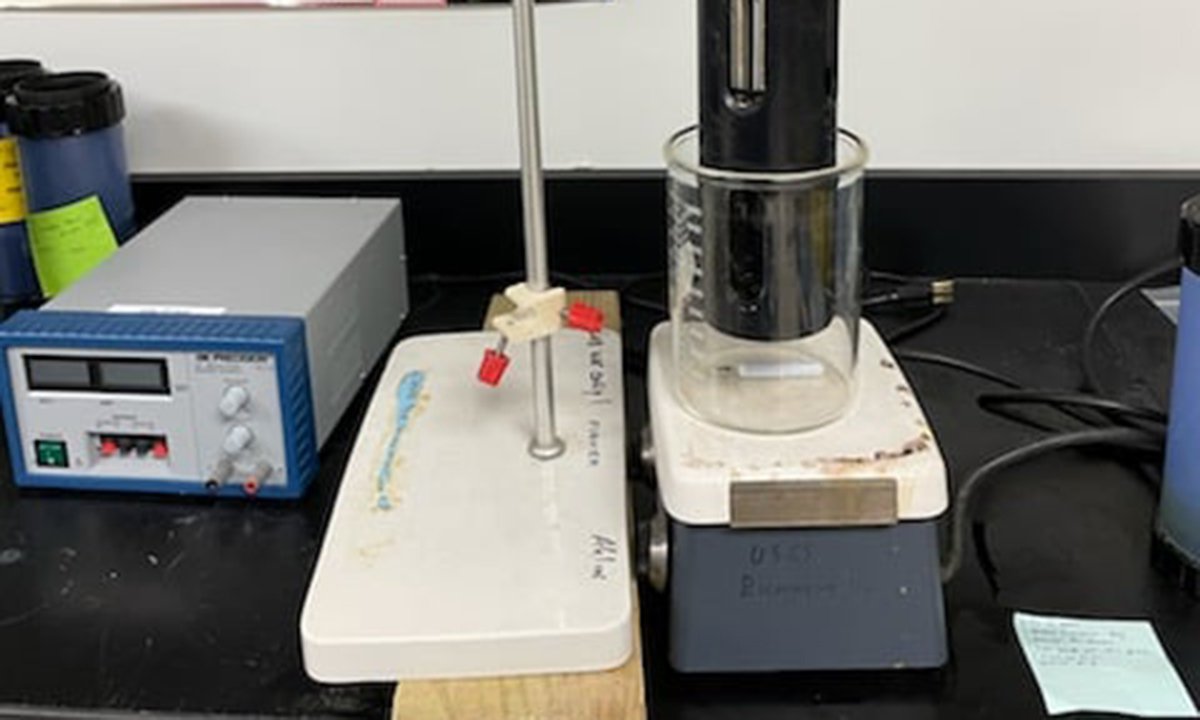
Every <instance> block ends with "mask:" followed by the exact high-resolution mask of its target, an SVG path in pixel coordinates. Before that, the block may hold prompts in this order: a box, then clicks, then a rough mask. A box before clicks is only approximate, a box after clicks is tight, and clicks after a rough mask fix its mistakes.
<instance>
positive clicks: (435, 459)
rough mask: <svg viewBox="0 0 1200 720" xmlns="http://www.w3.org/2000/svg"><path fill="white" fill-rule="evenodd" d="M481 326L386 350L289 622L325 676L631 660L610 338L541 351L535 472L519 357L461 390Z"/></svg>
mask: <svg viewBox="0 0 1200 720" xmlns="http://www.w3.org/2000/svg"><path fill="white" fill-rule="evenodd" d="M496 340H497V336H496V334H495V333H490V332H480V333H463V334H453V335H431V336H425V337H417V338H413V339H410V340H406V341H405V342H403V343H401V344H400V345H399V346H397V347H396V349H395V350H394V351H393V353H392V356H391V358H390V359H389V361H388V365H387V368H386V370H385V372H384V375H383V378H382V380H381V381H380V383H379V386H378V389H377V390H376V392H375V396H374V397H373V398H372V400H371V405H370V407H369V409H368V411H367V417H366V419H365V420H364V422H363V426H362V429H361V430H360V432H359V436H358V439H357V440H356V441H355V445H354V450H353V453H352V455H351V457H350V460H349V463H348V464H347V467H346V471H345V475H344V476H343V478H342V485H341V488H340V490H339V493H338V498H337V501H336V504H335V506H334V510H333V515H332V517H331V519H330V523H329V528H328V530H327V532H326V535H325V543H324V545H323V547H322V548H321V555H320V558H319V559H318V562H317V567H316V571H315V573H314V575H313V579H312V583H311V585H310V587H309V592H308V597H307V599H306V601H305V605H304V611H303V614H302V617H301V621H300V628H301V637H302V645H303V653H304V664H305V668H306V669H307V671H308V673H309V675H311V676H312V677H313V678H315V679H317V680H321V681H325V682H363V681H396V680H408V679H419V678H420V679H427V678H462V677H490V676H503V675H527V674H537V673H549V672H555V673H561V672H584V671H595V670H604V669H609V668H613V667H617V666H619V665H621V664H622V663H623V662H624V661H625V660H626V658H627V657H628V656H629V654H630V652H631V649H632V633H633V627H632V621H631V617H632V613H631V594H632V585H631V576H630V568H629V548H628V534H627V518H626V504H625V478H626V475H625V442H624V441H625V421H624V407H623V396H622V384H621V345H620V337H619V335H617V334H616V333H613V332H611V331H607V330H606V331H604V332H602V333H599V334H596V335H591V336H589V335H586V334H583V333H578V332H563V333H560V334H558V335H557V336H555V340H554V361H555V362H554V372H555V389H556V397H557V409H558V421H559V434H560V436H561V437H562V438H563V440H565V441H566V445H567V452H566V454H565V455H564V456H562V457H561V458H559V459H557V460H553V461H548V462H540V461H537V460H534V459H533V458H532V457H530V455H529V454H528V452H527V447H528V444H529V440H530V438H531V436H532V404H531V402H532V401H531V389H530V379H529V377H530V373H529V363H530V358H529V356H528V352H527V351H524V349H523V348H518V349H517V351H514V358H513V366H512V367H511V368H510V369H509V371H508V376H507V377H506V379H505V382H504V384H503V385H502V386H501V387H499V388H489V387H486V386H483V385H481V384H480V383H478V382H477V381H476V380H475V372H476V369H477V366H478V363H479V359H480V358H481V357H482V354H483V351H484V349H485V348H488V347H493V346H494V345H495V343H496Z"/></svg>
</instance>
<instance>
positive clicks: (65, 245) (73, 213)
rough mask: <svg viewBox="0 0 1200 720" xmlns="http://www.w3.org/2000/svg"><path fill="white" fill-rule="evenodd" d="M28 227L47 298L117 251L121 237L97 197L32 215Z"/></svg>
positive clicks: (35, 267) (34, 259)
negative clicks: (119, 237)
mask: <svg viewBox="0 0 1200 720" xmlns="http://www.w3.org/2000/svg"><path fill="white" fill-rule="evenodd" d="M26 226H27V227H28V229H29V247H30V249H31V250H32V254H33V267H34V269H35V270H37V276H38V282H39V283H41V285H42V292H43V293H45V294H46V295H47V296H53V295H57V294H58V293H59V292H61V291H62V290H64V289H65V288H66V287H67V286H68V285H70V284H71V283H73V282H75V281H76V280H78V279H79V278H81V277H83V276H84V275H86V274H88V272H89V271H90V270H91V269H92V268H94V267H96V266H97V265H99V264H100V263H102V262H104V260H105V259H106V258H107V257H108V256H109V255H112V254H113V253H114V252H116V249H117V237H116V235H114V234H113V231H112V226H111V225H109V224H108V216H107V215H105V214H104V206H103V205H101V204H100V198H98V197H96V196H95V195H92V196H91V197H88V198H85V199H83V200H80V201H78V202H74V203H71V204H70V205H63V206H62V207H57V208H54V209H53V210H45V211H42V212H35V213H31V214H30V215H29V219H28V220H27V222H26Z"/></svg>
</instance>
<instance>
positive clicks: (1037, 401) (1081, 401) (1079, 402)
mask: <svg viewBox="0 0 1200 720" xmlns="http://www.w3.org/2000/svg"><path fill="white" fill-rule="evenodd" d="M976 402H977V403H978V404H979V406H980V407H981V408H983V409H984V410H994V409H996V408H1002V407H1004V406H1007V405H1048V406H1050V407H1054V408H1056V409H1062V408H1064V407H1078V408H1087V409H1090V410H1096V411H1099V412H1101V413H1104V414H1105V415H1107V416H1110V417H1112V418H1113V419H1114V420H1116V421H1117V422H1120V423H1122V424H1124V425H1127V426H1128V425H1131V424H1132V426H1133V427H1134V428H1136V429H1145V430H1146V431H1147V432H1151V433H1153V434H1156V435H1165V434H1166V424H1167V415H1166V413H1164V412H1162V411H1161V410H1155V409H1154V408H1147V407H1140V406H1137V405H1129V404H1126V403H1123V402H1118V401H1116V400H1109V399H1108V398H1104V397H1098V396H1095V395H1084V394H1080V393H1072V392H1062V391H1057V390H1016V391H1013V392H1007V393H989V394H986V395H980V396H979V397H978V398H976ZM1130 421H1134V422H1133V423H1130ZM1136 421H1141V424H1139V423H1138V422H1136ZM1093 424H1094V423H1093ZM1109 424H1111V423H1109ZM1147 425H1149V426H1150V427H1146V426H1147Z"/></svg>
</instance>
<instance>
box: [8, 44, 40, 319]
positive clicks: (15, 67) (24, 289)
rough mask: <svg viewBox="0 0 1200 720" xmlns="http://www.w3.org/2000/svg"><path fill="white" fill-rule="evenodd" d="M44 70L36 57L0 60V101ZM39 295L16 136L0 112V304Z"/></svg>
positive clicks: (23, 301)
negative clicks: (28, 235)
mask: <svg viewBox="0 0 1200 720" xmlns="http://www.w3.org/2000/svg"><path fill="white" fill-rule="evenodd" d="M43 72H44V70H43V69H42V64H41V63H40V62H38V61H37V60H0V102H3V101H4V100H6V99H7V98H8V95H9V93H11V92H12V89H13V86H14V85H16V84H17V82H19V81H21V80H23V79H26V78H29V77H32V76H34V75H40V74H42V73H43ZM40 295H41V291H40V289H39V287H38V282H37V276H35V275H34V272H33V261H32V259H31V258H30V255H29V238H28V237H27V236H26V234H25V196H24V191H23V190H22V182H21V172H20V168H19V167H18V162H17V147H16V139H15V138H13V137H12V136H11V135H10V133H9V131H8V123H7V122H5V120H4V114H3V113H2V112H0V305H5V306H14V305H25V304H29V303H32V302H33V301H35V300H37V299H38V297H39V296H40Z"/></svg>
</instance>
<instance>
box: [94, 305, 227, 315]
mask: <svg viewBox="0 0 1200 720" xmlns="http://www.w3.org/2000/svg"><path fill="white" fill-rule="evenodd" d="M108 311H109V312H110V313H144V314H147V315H224V314H225V308H223V307H206V306H202V305H124V304H117V305H110V306H109V307H108Z"/></svg>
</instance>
